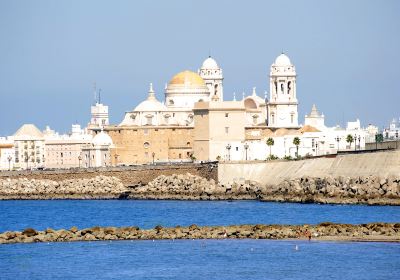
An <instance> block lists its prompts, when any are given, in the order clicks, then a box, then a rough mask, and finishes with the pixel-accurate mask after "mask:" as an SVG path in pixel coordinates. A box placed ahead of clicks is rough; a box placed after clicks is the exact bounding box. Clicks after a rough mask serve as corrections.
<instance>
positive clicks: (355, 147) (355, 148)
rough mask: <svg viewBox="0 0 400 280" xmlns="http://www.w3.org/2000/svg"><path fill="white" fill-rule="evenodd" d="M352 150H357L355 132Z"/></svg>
mask: <svg viewBox="0 0 400 280" xmlns="http://www.w3.org/2000/svg"><path fill="white" fill-rule="evenodd" d="M354 151H357V134H354Z"/></svg>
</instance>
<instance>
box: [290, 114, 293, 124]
mask: <svg viewBox="0 0 400 280" xmlns="http://www.w3.org/2000/svg"><path fill="white" fill-rule="evenodd" d="M290 122H291V123H293V122H294V115H293V114H290Z"/></svg>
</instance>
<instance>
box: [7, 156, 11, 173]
mask: <svg viewBox="0 0 400 280" xmlns="http://www.w3.org/2000/svg"><path fill="white" fill-rule="evenodd" d="M7 160H8V171H11V160H12V156H11V155H9V156H8V157H7Z"/></svg>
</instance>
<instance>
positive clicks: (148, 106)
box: [134, 83, 167, 112]
mask: <svg viewBox="0 0 400 280" xmlns="http://www.w3.org/2000/svg"><path fill="white" fill-rule="evenodd" d="M165 110H167V107H165V106H164V105H163V104H162V103H161V102H160V101H158V100H157V98H156V96H155V94H154V90H153V84H152V83H150V89H149V96H148V97H147V99H146V100H145V101H143V102H141V103H140V104H139V105H137V106H136V108H135V110H134V111H140V112H160V111H165Z"/></svg>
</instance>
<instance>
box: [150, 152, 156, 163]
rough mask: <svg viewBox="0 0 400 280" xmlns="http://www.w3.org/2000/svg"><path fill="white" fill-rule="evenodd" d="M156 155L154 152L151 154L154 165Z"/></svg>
mask: <svg viewBox="0 0 400 280" xmlns="http://www.w3.org/2000/svg"><path fill="white" fill-rule="evenodd" d="M155 155H156V153H155V152H152V153H151V156H152V157H153V165H154V156H155Z"/></svg>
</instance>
